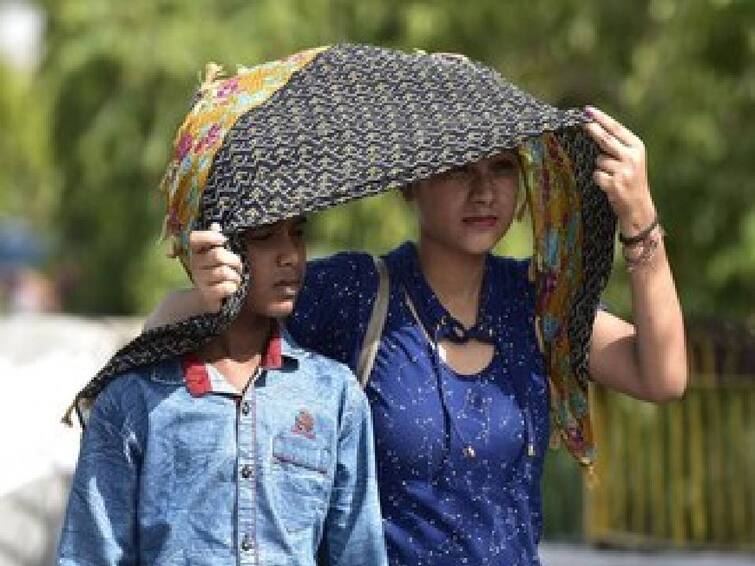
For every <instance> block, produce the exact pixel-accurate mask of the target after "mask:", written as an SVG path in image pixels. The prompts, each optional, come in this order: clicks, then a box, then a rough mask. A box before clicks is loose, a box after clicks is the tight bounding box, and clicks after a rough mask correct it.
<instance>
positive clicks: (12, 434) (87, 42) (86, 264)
mask: <svg viewBox="0 0 755 566" xmlns="http://www.w3.org/2000/svg"><path fill="white" fill-rule="evenodd" d="M341 41H356V42H366V43H375V44H380V45H386V46H393V47H398V48H404V49H413V48H421V49H423V50H426V51H443V52H461V53H465V54H467V55H468V56H470V57H471V58H474V59H478V60H481V61H484V62H486V63H488V64H490V65H493V66H494V67H496V68H497V69H499V70H500V71H501V72H502V74H503V75H504V76H506V77H508V78H509V79H511V80H512V81H514V82H515V83H517V84H520V85H521V86H523V87H524V88H526V89H527V90H529V91H531V92H534V93H535V94H537V95H538V96H540V97H541V98H543V99H545V100H547V101H549V102H551V103H553V104H556V105H558V106H561V107H570V106H582V105H584V104H587V103H590V104H594V105H597V106H599V107H601V108H603V109H605V110H607V111H608V112H609V113H612V114H613V115H615V116H616V117H618V118H619V119H620V120H622V121H623V122H624V123H625V124H626V125H627V126H628V127H630V128H631V129H632V130H634V131H635V132H636V133H638V134H639V135H640V136H641V137H642V138H643V140H644V141H645V143H646V146H647V151H648V155H649V167H650V180H651V185H652V189H653V193H654V196H655V199H656V204H657V207H658V210H659V212H660V215H661V218H662V221H663V224H664V226H665V228H666V230H667V232H668V234H669V236H668V238H667V247H668V251H669V255H670V257H671V262H672V267H673V268H674V271H675V275H676V278H677V283H678V287H679V291H680V295H681V299H682V304H683V307H684V310H685V315H686V318H687V320H688V321H689V328H690V333H689V334H690V336H689V340H690V361H691V367H692V369H693V372H694V375H693V382H692V386H691V388H690V391H689V393H688V395H687V396H686V398H685V399H684V400H682V401H680V402H677V403H673V404H670V405H667V406H663V407H655V406H651V405H648V404H644V403H638V402H633V401H631V400H628V399H625V398H617V397H615V396H612V395H610V394H608V393H606V392H603V391H596V392H595V393H596V394H595V396H594V401H595V403H596V410H597V412H598V415H599V422H600V427H599V430H600V432H601V436H600V439H599V440H600V458H601V460H600V462H601V468H600V480H599V483H598V484H597V485H596V486H595V487H594V488H593V489H591V490H587V491H584V492H583V491H582V489H578V488H577V489H571V488H569V489H565V486H572V485H577V486H579V485H581V482H582V478H581V476H580V472H579V470H577V469H576V467H575V465H574V464H573V463H572V462H571V461H570V460H569V459H568V458H567V457H565V455H564V454H563V453H561V452H556V453H554V454H553V455H552V457H551V458H550V460H549V462H548V468H547V472H546V474H547V477H546V480H545V494H544V497H545V505H546V512H545V517H546V531H545V536H546V540H547V541H549V542H551V543H558V544H560V545H561V544H565V543H568V544H569V545H571V544H572V543H580V544H584V543H590V544H592V545H598V546H600V547H605V546H606V545H608V546H611V547H618V548H635V549H636V548H642V549H652V550H654V551H657V550H661V551H666V550H668V549H683V550H685V551H690V552H694V553H696V554H692V555H684V556H683V557H682V558H681V559H680V560H684V561H685V563H687V564H689V563H694V560H695V559H696V557H699V558H701V559H703V558H704V557H705V556H706V555H705V554H704V553H705V552H707V551H713V550H715V551H719V552H720V551H724V552H733V551H737V552H740V553H742V552H743V553H744V554H737V555H736V557H734V555H732V557H731V560H738V561H740V563H748V561H751V560H752V557H753V554H752V553H753V552H754V551H755V482H754V480H753V478H755V462H754V461H753V458H754V457H755V426H754V423H755V381H754V379H755V378H754V377H753V372H754V371H755V365H754V361H753V356H755V354H754V353H753V350H754V344H755V340H754V339H753V333H754V330H753V329H754V328H755V300H754V298H755V164H754V162H753V156H755V128H753V116H755V2H753V1H752V0H633V1H631V2H629V1H627V0H559V1H558V2H555V1H553V0H530V1H528V2H516V1H513V0H511V1H507V0H473V1H470V2H462V3H460V2H456V1H452V0H435V1H430V0H424V1H422V0H359V1H356V0H353V1H352V0H248V1H243V0H183V1H182V0H131V1H130V2H119V1H115V0H36V1H33V0H26V1H21V0H13V1H8V0H0V85H2V86H1V87H0V337H1V338H2V339H0V370H1V371H2V377H0V379H2V380H3V381H2V386H3V395H2V396H0V403H1V404H2V405H0V439H2V444H1V445H0V446H2V449H3V457H2V458H3V465H2V466H0V564H13V565H16V564H18V565H20V564H46V563H49V561H50V559H51V558H50V557H51V553H52V552H53V550H52V549H53V548H54V544H55V538H56V536H57V529H58V527H59V522H60V513H61V508H62V505H63V502H64V500H65V496H66V489H67V481H68V479H67V478H68V475H69V474H70V472H71V467H72V465H73V462H74V461H75V457H76V449H77V442H78V434H79V433H78V431H77V430H75V429H67V428H65V427H63V426H62V425H60V424H59V417H60V415H61V414H62V412H63V411H64V410H65V408H66V405H67V403H68V401H69V400H70V398H71V397H72V395H73V394H74V392H75V391H76V390H77V389H78V387H79V386H80V385H81V384H83V383H84V382H85V381H86V380H87V379H88V378H89V376H91V375H92V374H93V373H94V372H95V371H96V370H97V369H98V367H99V366H100V365H101V364H102V363H103V362H104V360H105V359H106V358H107V357H108V356H109V354H110V353H111V352H112V351H113V350H114V349H115V348H116V347H117V345H118V344H120V343H122V342H123V341H125V340H127V339H128V338H129V337H130V336H132V335H133V334H135V333H136V332H138V329H139V326H140V323H139V320H140V318H139V317H141V316H143V315H144V314H145V313H146V312H148V311H149V310H150V309H151V308H152V307H153V306H154V305H155V304H156V302H157V301H158V300H159V298H160V297H162V296H163V295H164V293H165V292H166V291H167V290H168V289H173V288H177V287H180V286H185V285H186V284H187V279H186V276H185V275H184V274H183V272H182V271H181V269H180V267H179V266H178V264H177V262H175V261H171V260H168V259H166V257H165V252H166V248H165V247H164V246H163V245H161V244H160V243H159V234H160V229H161V221H162V219H161V212H162V209H163V203H162V201H161V199H160V197H159V195H158V193H157V190H156V187H157V184H158V182H159V179H160V176H161V174H162V170H163V167H164V166H165V163H166V161H167V157H168V153H169V151H170V148H171V142H172V136H173V134H174V132H175V129H176V127H177V125H178V122H179V120H180V119H181V117H182V116H183V114H184V113H185V111H186V109H187V108H188V104H189V101H190V99H191V96H192V91H193V89H195V88H196V87H197V86H198V84H199V74H200V73H201V71H202V70H203V67H204V64H205V63H206V62H208V61H215V62H218V63H221V64H223V65H225V66H226V68H228V69H234V68H235V65H236V64H243V65H246V66H252V65H254V64H256V63H258V62H262V61H266V60H269V59H272V58H277V57H280V56H284V55H287V54H289V53H291V52H294V51H297V50H300V49H302V48H305V47H310V46H313V45H321V44H329V43H335V42H341ZM308 229H309V230H310V240H311V248H310V253H311V254H312V255H318V254H323V253H328V252H331V251H335V250H339V249H366V250H370V251H372V252H382V251H384V250H387V249H389V248H391V247H393V246H394V245H395V244H397V243H398V242H400V241H401V240H403V239H405V238H408V237H411V236H412V234H413V232H414V226H413V224H412V216H411V213H410V211H408V210H407V208H406V206H405V204H404V203H403V202H402V200H401V199H400V198H398V197H397V196H396V195H395V194H393V195H385V196H382V197H377V198H372V199H368V200H364V201H360V202H357V203H354V204H351V205H347V206H345V207H342V208H339V209H337V210H332V211H328V212H326V213H324V214H321V215H318V216H317V217H315V218H313V219H312V222H310V223H309V228H308ZM528 233H529V227H528V226H526V225H518V226H515V227H514V228H512V230H511V232H510V234H508V235H507V236H506V238H505V239H504V241H503V242H502V244H501V245H500V250H499V251H501V252H504V253H510V254H515V255H524V254H526V253H527V251H528V249H529V247H530V242H529V236H528ZM630 299H631V298H630V296H629V294H628V290H627V285H626V275H625V273H624V270H623V265H622V264H621V262H620V261H617V265H616V270H615V273H614V276H613V279H612V281H611V283H610V286H609V288H608V291H607V293H606V301H607V302H608V303H609V304H610V305H611V308H612V309H613V310H614V311H615V312H617V313H618V314H622V313H624V314H626V313H627V312H628V309H629V304H630ZM550 549H557V550H558V553H560V554H558V553H557V552H555V551H553V552H551V550H550ZM569 552H572V553H577V552H583V551H582V550H580V549H579V548H578V547H573V546H566V547H563V546H557V547H553V546H551V547H546V550H545V551H544V556H545V558H546V562H545V563H546V565H547V564H553V565H554V566H555V565H557V564H568V563H580V564H592V563H595V564H613V563H615V564H632V563H637V562H636V560H637V559H636V558H630V557H628V555H618V554H615V553H613V554H606V553H603V554H600V555H599V557H598V558H594V557H592V558H591V557H590V555H588V554H579V555H576V554H569ZM700 553H702V554H700ZM564 556H567V558H563V557H564ZM622 556H624V557H625V558H622ZM653 556H655V555H653ZM660 556H661V558H659V559H658V560H659V561H660V562H659V563H668V564H672V563H676V562H674V560H676V559H675V558H673V557H672V555H669V554H662V555H660ZM727 556H728V555H727ZM601 557H602V558H601ZM624 559H626V560H628V561H627V562H623V561H622V560H624ZM590 560H597V561H596V562H590ZM631 560H635V561H634V562H632V561H631ZM649 560H650V558H648V557H647V556H646V557H643V558H642V561H644V562H647V561H649ZM711 560H713V559H711ZM715 560H716V561H717V563H725V562H722V561H723V560H724V558H722V557H720V556H716V557H715ZM559 561H560V562H559ZM732 563H733V562H732Z"/></svg>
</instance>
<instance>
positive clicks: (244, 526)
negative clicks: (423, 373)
mask: <svg viewBox="0 0 755 566" xmlns="http://www.w3.org/2000/svg"><path fill="white" fill-rule="evenodd" d="M281 350H282V356H280V359H281V363H280V364H279V367H278V368H277V369H264V370H262V371H260V372H259V374H258V376H257V379H256V380H255V381H254V385H250V386H249V387H247V388H246V391H245V392H244V393H243V394H241V393H239V392H238V391H237V390H235V389H234V388H233V387H232V386H231V385H230V384H229V383H228V382H227V381H226V380H225V379H224V378H223V377H222V375H220V373H219V372H217V371H215V370H214V369H213V368H212V367H211V366H205V365H204V364H201V363H196V362H193V363H192V362H190V361H187V360H188V358H184V359H183V360H180V359H173V360H169V361H167V362H163V363H160V364H154V365H150V366H146V367H144V368H142V369H140V370H137V371H133V372H130V373H126V374H124V375H122V376H120V377H118V378H117V379H116V380H115V381H113V382H112V383H111V384H110V385H108V386H107V388H106V389H105V390H104V391H103V392H102V393H101V394H100V395H99V397H98V398H97V401H96V403H95V405H94V407H93V409H92V412H91V416H90V418H89V421H88V424H87V427H86V429H85V431H84V434H83V438H82V445H81V451H80V455H79V461H78V465H77V468H76V473H75V475H74V478H73V485H72V488H71V495H70V499H69V503H68V509H67V512H66V517H65V522H64V525H63V530H62V533H61V539H60V545H59V553H58V564H60V565H71V564H87V565H95V564H96V565H105V564H149V565H162V564H165V565H168V564H171V565H172V564H181V565H184V564H191V565H193V566H200V565H215V564H217V565H220V564H222V565H224V566H227V565H228V564H254V565H275V566H287V565H314V564H320V565H323V564H339V565H340V564H342V565H349V566H356V565H370V566H372V565H384V564H386V557H385V547H384V540H383V529H382V524H381V518H380V507H379V502H378V494H377V486H376V481H375V464H374V452H373V450H374V449H373V440H372V424H371V420H370V410H369V407H368V404H367V401H366V398H365V395H364V393H363V392H362V390H361V389H360V387H359V384H358V383H357V381H356V379H355V377H354V375H353V374H352V372H351V371H350V370H348V369H347V368H346V366H344V365H342V364H340V363H338V362H334V361H332V360H330V359H328V358H325V357H322V356H319V355H316V354H313V353H311V352H308V351H306V350H303V349H301V348H299V347H298V346H296V345H295V344H294V343H293V342H292V340H291V338H290V337H289V336H288V335H287V334H285V333H284V335H283V338H282V340H281Z"/></svg>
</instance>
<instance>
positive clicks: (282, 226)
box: [244, 216, 307, 318]
mask: <svg viewBox="0 0 755 566" xmlns="http://www.w3.org/2000/svg"><path fill="white" fill-rule="evenodd" d="M305 222H306V220H305V219H304V218H303V217H301V216H299V217H295V218H290V219H288V220H282V221H280V222H276V223H275V224H269V225H266V226H261V227H259V228H253V229H250V230H248V231H247V232H246V234H244V239H245V242H246V253H247V257H248V259H249V269H250V275H251V283H250V286H249V294H248V296H247V299H246V306H245V308H246V310H247V311H248V312H250V313H254V314H256V315H258V316H265V317H270V318H282V317H286V316H288V315H289V314H291V312H292V311H293V310H294V302H295V301H296V296H297V294H298V293H299V289H300V288H301V285H302V282H303V280H304V269H305V266H306V262H307V250H306V248H305V246H304V230H303V228H304V223H305Z"/></svg>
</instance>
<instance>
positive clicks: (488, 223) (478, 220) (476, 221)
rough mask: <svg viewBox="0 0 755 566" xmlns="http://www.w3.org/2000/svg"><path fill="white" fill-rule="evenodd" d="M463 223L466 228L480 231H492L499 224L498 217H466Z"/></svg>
mask: <svg viewBox="0 0 755 566" xmlns="http://www.w3.org/2000/svg"><path fill="white" fill-rule="evenodd" d="M463 222H464V224H465V225H466V226H469V227H471V228H478V229H482V230H485V229H490V228H495V225H496V224H497V223H498V217H497V216H493V215H487V216H466V217H464V218H463Z"/></svg>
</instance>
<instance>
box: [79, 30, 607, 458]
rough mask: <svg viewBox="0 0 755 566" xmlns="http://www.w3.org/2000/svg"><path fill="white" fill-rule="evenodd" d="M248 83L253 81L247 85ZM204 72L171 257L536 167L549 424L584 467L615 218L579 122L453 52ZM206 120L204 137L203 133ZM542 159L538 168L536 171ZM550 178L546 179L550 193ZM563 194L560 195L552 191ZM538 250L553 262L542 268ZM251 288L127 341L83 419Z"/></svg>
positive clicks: (335, 56)
mask: <svg viewBox="0 0 755 566" xmlns="http://www.w3.org/2000/svg"><path fill="white" fill-rule="evenodd" d="M250 75H254V76H255V77H257V79H256V80H251V79H249V80H247V78H248V76H250ZM213 79H214V77H212V76H211V77H209V79H208V81H206V85H205V87H204V88H203V89H202V90H201V91H200V95H199V98H198V101H197V103H196V105H195V108H194V109H193V110H192V114H191V116H190V119H189V120H188V122H187V124H189V126H187V127H186V129H185V130H186V131H194V132H202V135H200V136H199V137H198V138H197V137H192V138H191V139H189V138H185V137H184V135H183V134H184V133H186V131H184V132H183V133H181V134H179V136H178V137H177V146H176V151H175V154H174V156H173V159H172V162H171V165H170V167H169V170H168V173H167V175H166V180H165V182H164V183H163V187H164V189H165V191H166V194H167V195H168V197H169V207H168V215H167V219H166V228H167V230H168V232H170V233H171V234H172V235H173V236H174V237H176V238H177V240H178V244H177V248H176V251H177V252H178V253H179V254H183V252H185V249H186V239H187V234H188V231H190V230H191V229H206V228H207V227H209V225H210V224H211V223H212V222H218V223H220V225H221V226H222V227H223V231H224V232H225V233H226V234H227V235H228V236H229V237H230V247H231V249H232V250H233V251H235V252H236V253H239V254H240V255H242V259H243V255H244V248H243V246H242V242H241V239H240V235H241V234H242V233H243V231H244V230H246V229H248V228H250V227H253V226H259V225H262V224H267V223H271V222H276V221H279V220H282V219H284V218H288V217H292V216H296V215H300V214H303V213H307V212H314V211H317V210H322V209H325V208H328V207H331V206H334V205H337V204H339V203H343V202H346V201H349V200H352V199H355V198H360V197H364V196H368V195H371V194H375V193H378V192H381V191H385V190H388V189H391V188H394V187H400V186H404V185H406V184H408V183H411V182H414V181H417V180H420V179H424V178H427V177H429V176H432V175H435V174H437V173H441V172H443V171H446V170H448V169H450V168H452V167H456V166H461V165H464V164H467V163H470V162H473V161H476V160H479V159H481V158H484V157H489V156H491V155H494V154H496V153H498V152H500V151H502V150H504V149H510V148H516V147H520V146H522V147H523V150H522V152H523V153H522V155H523V156H525V157H528V156H529V157H530V158H532V161H533V164H534V165H533V170H534V171H539V173H537V172H535V173H532V174H531V175H528V179H527V180H528V182H529V191H528V192H529V194H530V198H531V200H532V203H533V207H532V211H533V214H534V215H535V216H536V217H537V219H539V220H538V221H536V222H535V231H536V233H535V236H536V244H535V245H536V248H537V253H536V260H537V261H536V263H535V264H534V265H535V269H534V270H533V276H534V277H535V278H536V279H537V282H536V285H537V288H538V292H539V293H540V294H543V295H544V296H547V298H545V299H542V300H541V301H540V302H539V304H540V305H541V307H539V318H538V320H539V322H538V324H539V326H540V333H541V335H542V337H543V340H544V342H545V343H544V344H543V348H544V352H545V354H546V357H547V358H548V359H547V366H548V368H549V370H550V373H549V377H550V379H551V384H552V389H554V390H555V391H556V392H557V395H555V396H554V398H555V399H556V402H557V405H556V406H554V411H553V412H554V415H555V416H554V423H555V424H556V429H557V430H560V431H561V434H562V436H564V438H566V440H567V442H566V444H567V446H568V447H569V449H570V450H572V452H573V453H574V454H575V456H576V457H577V458H578V459H579V461H580V462H582V463H589V462H590V460H591V457H592V456H591V444H590V438H591V433H590V431H589V419H588V418H587V416H586V415H585V414H584V411H583V408H584V406H585V399H586V395H585V384H586V380H587V352H588V349H589V339H590V333H591V329H592V323H593V320H594V317H595V312H596V308H597V304H598V297H599V295H600V293H601V292H602V290H603V288H604V286H605V284H606V281H607V278H608V274H609V272H610V268H611V264H612V259H613V237H614V232H615V226H616V223H615V217H614V215H613V213H612V212H611V208H610V205H609V203H608V201H607V199H606V198H605V195H604V194H603V192H602V191H601V190H600V189H599V188H598V187H596V186H595V184H594V183H593V181H592V176H591V175H592V170H593V167H594V159H595V156H596V155H597V148H596V146H595V145H594V144H593V143H592V142H591V141H590V140H589V138H588V136H587V135H586V134H585V133H584V132H583V131H582V128H581V127H580V125H581V124H582V123H583V122H584V121H586V120H587V119H588V118H587V117H586V116H585V115H584V113H583V112H582V111H581V110H568V111H561V110H559V109H557V108H554V107H552V106H550V105H548V104H545V103H543V102H541V101H539V100H537V99H535V98H534V97H532V96H531V95H529V94H528V93H526V92H524V91H523V90H521V89H519V88H517V87H515V86H514V85H512V84H510V83H508V82H506V81H505V80H504V79H502V78H501V77H500V75H499V74H498V73H496V72H495V71H494V70H492V69H490V68H488V67H486V66H484V65H482V64H479V63H475V62H472V61H469V60H467V59H465V58H463V57H456V56H446V55H428V54H425V53H404V52H399V51H395V50H391V49H384V48H378V47H370V46H362V45H338V46H334V47H329V48H323V49H318V50H310V51H307V52H304V53H303V54H300V55H297V56H294V57H292V58H289V59H286V60H283V61H281V62H277V63H274V64H268V65H265V66H263V67H261V68H257V69H252V70H251V71H247V70H242V72H241V73H239V79H238V81H235V80H233V79H230V82H229V79H225V80H223V81H220V82H218V81H216V80H213ZM242 87H243V88H242ZM236 88H240V89H242V90H234V89H236ZM231 91H232V92H231ZM240 101H241V102H240ZM213 120H216V121H217V124H218V128H217V129H216V131H213V125H210V126H209V128H208V124H214V122H212V121H213ZM223 132H224V135H223ZM545 133H551V134H552V135H547V136H545V137H541V136H542V135H543V134H545ZM221 138H222V141H221ZM537 138H540V139H541V140H542V141H541V142H540V143H541V144H544V146H543V147H544V148H548V151H541V152H540V153H538V147H540V146H539V145H538V142H532V141H530V142H528V140H533V139H537ZM190 142H191V150H189V145H190ZM539 155H542V156H544V157H545V161H543V163H546V165H545V166H540V167H538V166H537V157H538V156H539ZM187 156H190V157H187ZM552 159H557V160H560V161H559V162H558V163H557V166H556V167H555V169H554V168H552V167H551V166H550V165H548V164H547V162H548V161H549V160H552ZM554 170H555V171H557V172H558V171H560V173H557V175H556V177H557V179H556V180H557V181H558V182H557V183H556V184H555V185H553V187H554V188H553V190H549V187H551V185H549V180H550V172H552V171H554ZM205 173H206V177H205V176H204V175H205ZM567 177H568V179H567ZM203 179H206V182H204V184H202V183H203V181H202V180H203ZM561 191H568V192H569V193H570V195H569V196H567V197H564V198H562V197H561V196H557V197H555V198H554V193H555V194H559V193H560V192H561ZM572 193H573V194H572ZM551 206H553V207H554V208H551ZM549 254H551V255H552V254H555V256H554V257H556V258H557V260H556V261H555V262H553V263H547V262H543V259H548V258H549V257H550V255H549ZM570 254H576V255H575V257H574V258H573V259H572V258H570ZM578 256H581V257H578ZM184 259H185V258H184ZM244 261H245V260H244ZM248 283H249V281H248V266H246V265H245V266H244V273H243V274H242V284H241V285H240V288H239V291H238V292H237V294H236V295H235V296H234V297H232V298H230V299H229V300H227V301H226V302H225V304H224V306H223V309H222V310H221V312H220V313H219V314H218V315H203V316H200V317H195V318H193V319H190V320H188V321H183V322H181V323H178V324H176V325H171V326H168V327H164V328H158V329H154V330H152V331H150V332H147V333H145V334H143V335H142V336H140V337H138V338H137V339H136V340H134V341H133V342H132V343H130V344H128V345H127V346H126V347H124V348H123V349H122V350H121V351H119V352H118V353H117V354H116V355H115V356H114V357H113V359H112V360H111V361H110V362H109V363H108V365H107V366H106V367H105V368H103V370H101V371H100V373H99V374H98V375H97V376H96V377H95V378H94V379H93V380H92V381H91V382H90V384H88V385H87V386H86V388H85V389H84V390H82V392H81V393H80V394H79V395H78V396H77V401H78V402H77V403H76V405H77V407H78V408H79V409H80V413H81V409H82V408H83V409H86V406H88V405H89V404H90V402H91V399H93V398H94V397H95V396H96V395H97V393H98V392H99V391H100V390H101V389H102V387H103V386H104V384H105V383H107V381H108V380H109V379H110V378H111V377H112V376H113V375H114V374H116V373H119V372H122V371H126V370H129V369H132V368H134V367H136V366H139V365H143V364H146V363H150V362H154V361H157V360H161V359H165V358H168V357H171V356H175V355H181V354H183V353H185V352H187V351H191V350H195V349H197V348H198V347H201V345H202V344H203V343H205V342H206V341H207V340H209V339H210V338H211V337H212V336H213V335H215V334H217V333H219V332H222V330H223V329H224V328H226V327H227V326H228V324H230V322H231V321H232V320H233V319H234V318H235V317H236V316H237V314H238V312H239V310H240V308H241V306H242V305H243V303H244V298H245V296H246V291H247V289H248ZM553 321H557V322H558V325H557V327H556V330H553V327H552V326H550V325H552V323H553Z"/></svg>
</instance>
